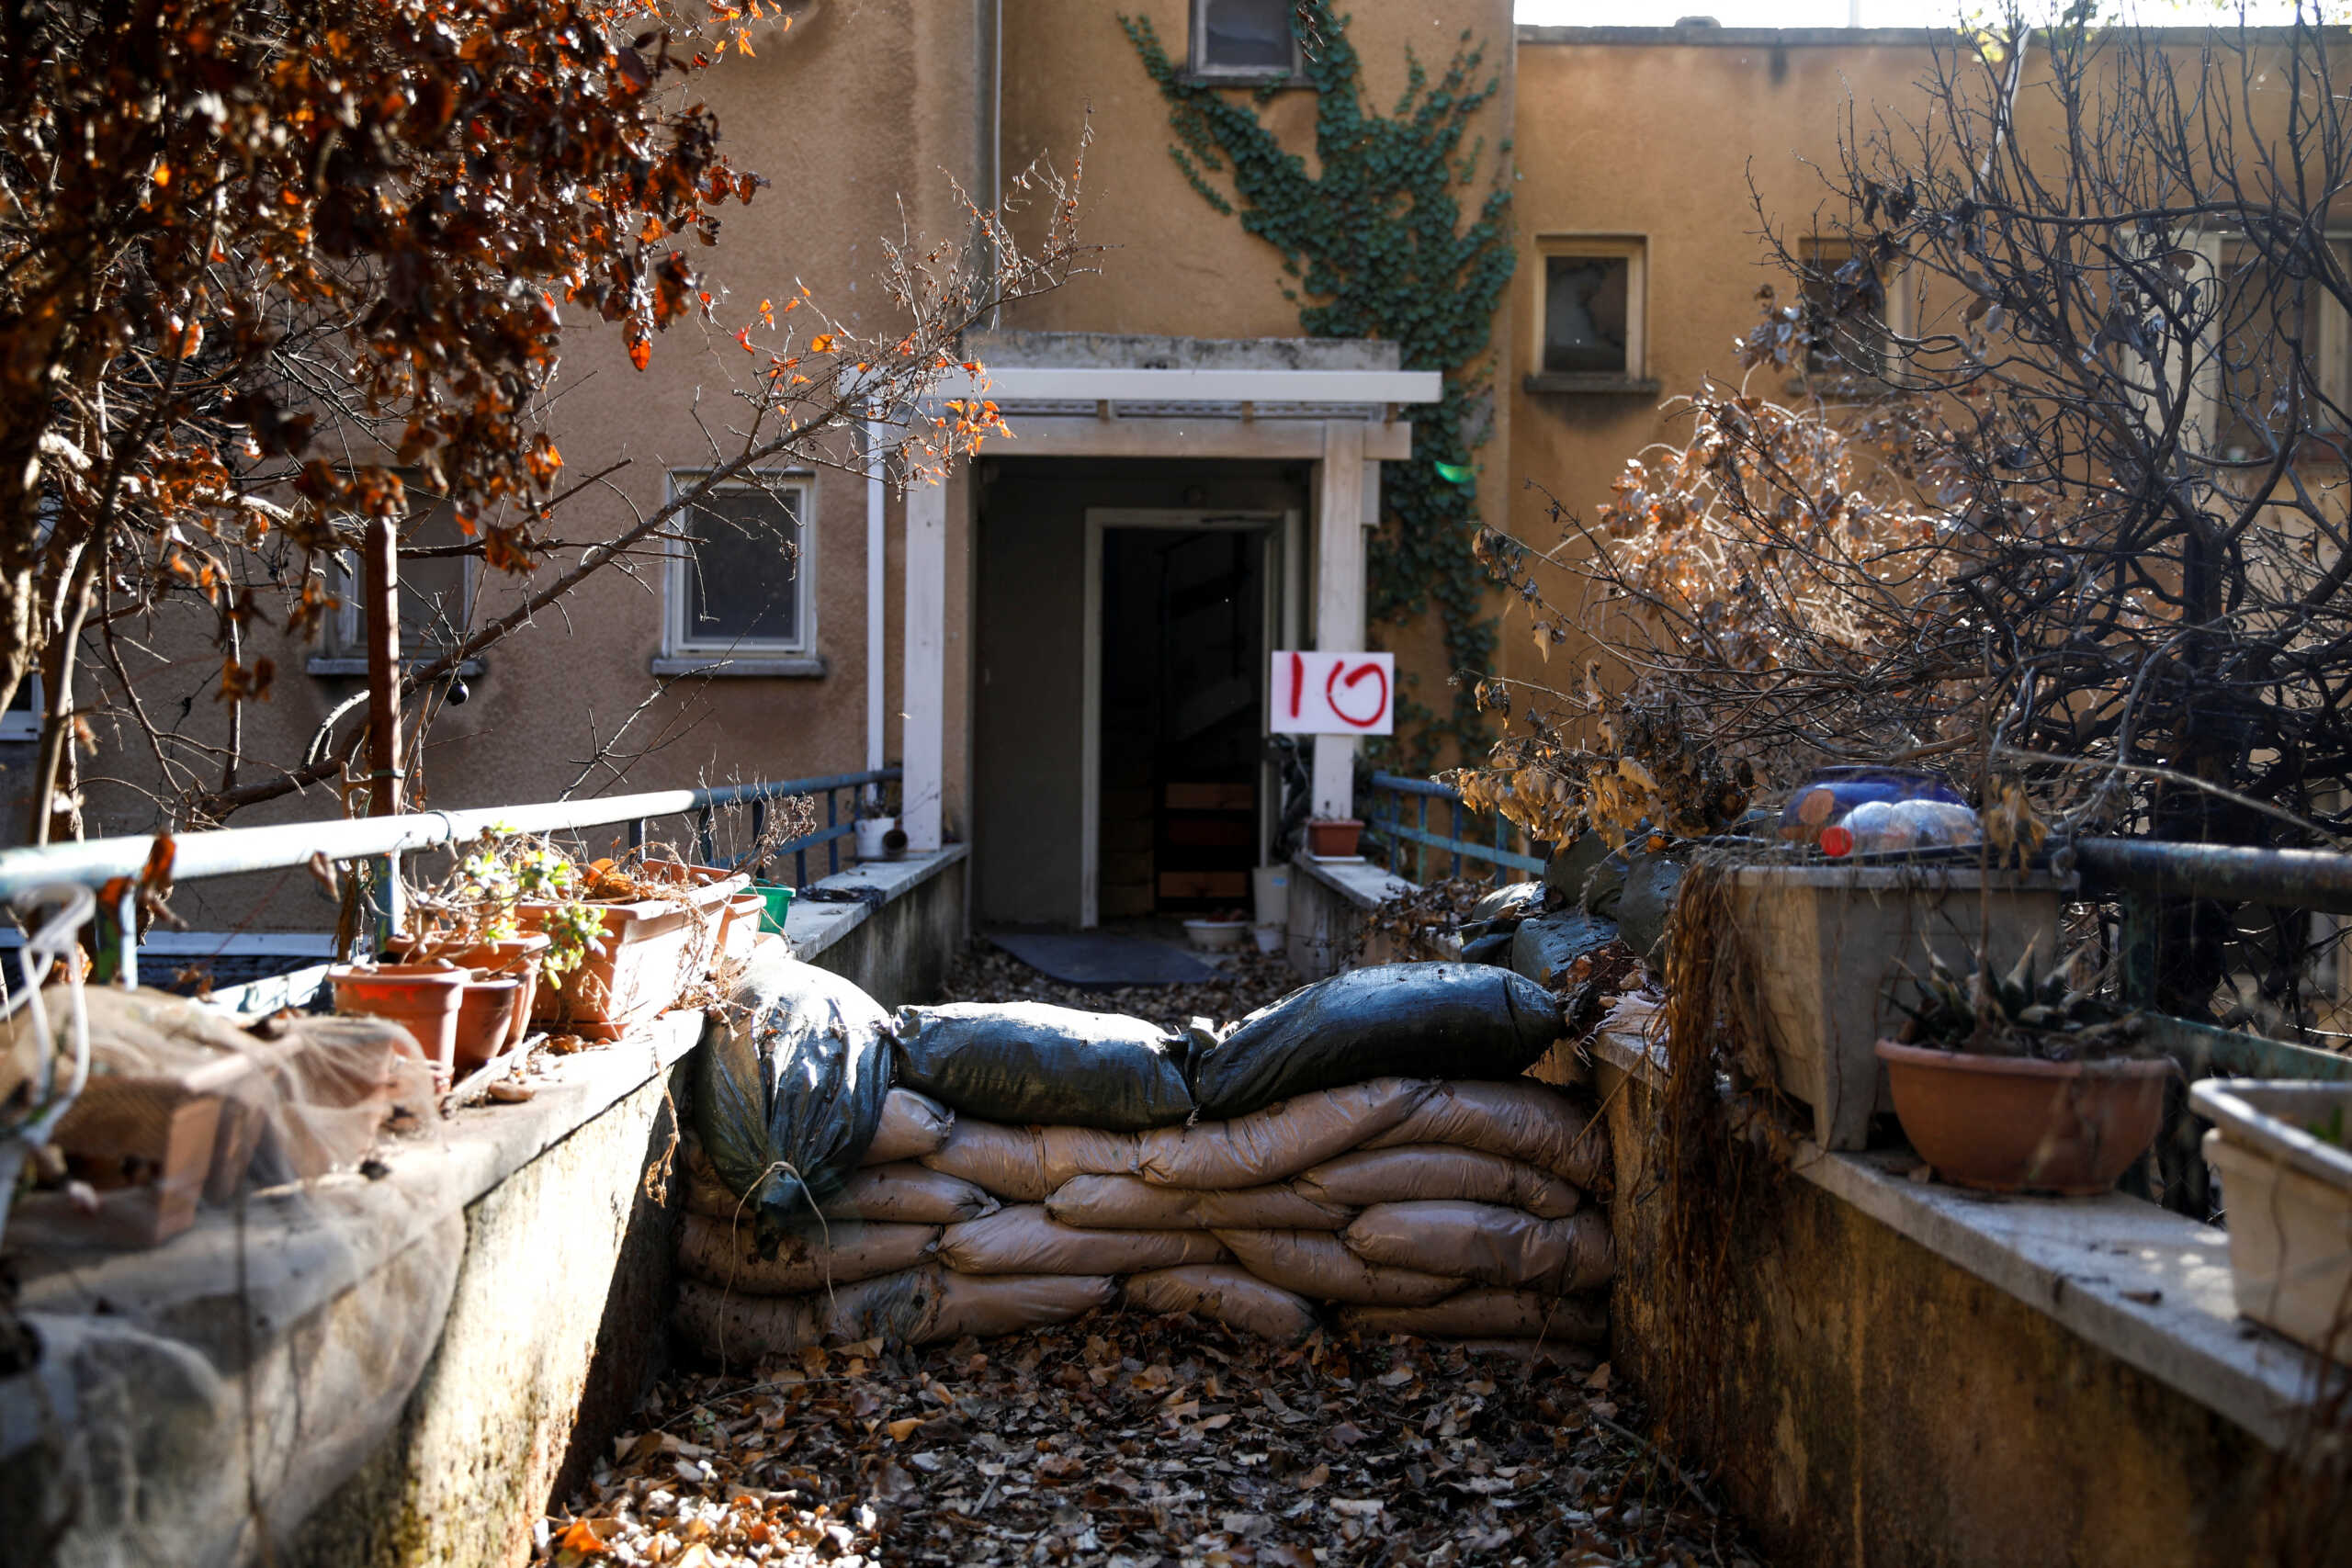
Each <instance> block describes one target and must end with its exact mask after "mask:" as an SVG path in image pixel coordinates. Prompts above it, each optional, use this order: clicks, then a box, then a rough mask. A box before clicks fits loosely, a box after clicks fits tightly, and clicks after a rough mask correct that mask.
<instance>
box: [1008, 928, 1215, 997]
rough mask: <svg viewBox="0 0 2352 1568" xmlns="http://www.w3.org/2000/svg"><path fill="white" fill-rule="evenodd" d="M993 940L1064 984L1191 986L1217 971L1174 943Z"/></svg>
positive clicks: (1032, 934)
mask: <svg viewBox="0 0 2352 1568" xmlns="http://www.w3.org/2000/svg"><path fill="white" fill-rule="evenodd" d="M989 941H990V942H994V943H996V944H997V946H999V947H1001V948H1002V949H1004V951H1005V952H1007V953H1011V954H1012V956H1013V957H1015V958H1018V959H1019V960H1021V962H1022V963H1023V964H1027V965H1029V967H1030V968H1032V969H1035V970H1036V971H1037V972H1038V973H1040V974H1042V975H1044V976H1046V977H1047V978H1048V979H1053V980H1059V981H1060V982H1061V983H1062V984H1063V985H1065V986H1102V987H1110V986H1193V985H1198V984H1200V983H1201V982H1202V981H1204V980H1214V979H1216V977H1217V971H1216V968H1215V967H1213V966H1212V965H1210V964H1206V963H1204V962H1203V961H1202V960H1200V959H1199V958H1196V957H1194V956H1193V954H1192V953H1189V952H1187V951H1186V950H1185V949H1183V948H1181V947H1179V946H1177V945H1176V944H1175V943H1174V942H1155V941H1153V940H1152V939H1150V938H1148V937H1136V936H1114V935H1112V934H1110V933H1109V932H1105V931H1002V932H990V933H989Z"/></svg>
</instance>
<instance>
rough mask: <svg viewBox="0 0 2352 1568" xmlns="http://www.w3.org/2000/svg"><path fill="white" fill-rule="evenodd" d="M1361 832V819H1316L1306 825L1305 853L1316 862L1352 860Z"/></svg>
mask: <svg viewBox="0 0 2352 1568" xmlns="http://www.w3.org/2000/svg"><path fill="white" fill-rule="evenodd" d="M1361 833H1363V818H1358V817H1333V818H1316V819H1315V820H1313V821H1310V822H1309V823H1307V825H1306V852H1307V853H1308V854H1311V855H1313V856H1314V857H1315V858H1316V859H1317V860H1352V859H1354V858H1355V853H1356V839H1357V836H1358V835H1360V834H1361Z"/></svg>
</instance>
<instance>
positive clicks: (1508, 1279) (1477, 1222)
mask: <svg viewBox="0 0 2352 1568" xmlns="http://www.w3.org/2000/svg"><path fill="white" fill-rule="evenodd" d="M1340 1240H1342V1241H1344V1242H1346V1243H1347V1246H1348V1250H1349V1251H1351V1252H1352V1253H1354V1254H1355V1255H1356V1256H1357V1257H1358V1258H1363V1259H1364V1261H1366V1262H1368V1263H1385V1264H1387V1265H1389V1266H1390V1267H1392V1268H1397V1269H1420V1270H1422V1271H1423V1272H1425V1273H1430V1274H1459V1275H1462V1276H1464V1277H1466V1278H1468V1279H1472V1280H1477V1281H1478V1282H1479V1283H1480V1284H1482V1285H1501V1286H1506V1287H1509V1288H1510V1289H1513V1290H1531V1291H1542V1292H1546V1293H1548V1294H1551V1295H1565V1294H1566V1293H1567V1292H1570V1291H1589V1290H1591V1289H1592V1288H1593V1287H1594V1286H1596V1285H1605V1284H1607V1283H1608V1282H1609V1279H1610V1276H1611V1274H1613V1273H1615V1272H1616V1267H1617V1255H1616V1248H1615V1247H1614V1245H1613V1243H1612V1242H1611V1237H1610V1234H1609V1218H1608V1216H1607V1215H1605V1214H1600V1213H1585V1214H1578V1215H1577V1216H1575V1217H1574V1218H1572V1219H1566V1220H1539V1219H1537V1218H1536V1217H1535V1216H1534V1215H1533V1214H1531V1213H1527V1212H1526V1211H1524V1210H1521V1209H1506V1208H1504V1207H1502V1206H1501V1205H1500V1204H1498V1203H1469V1202H1463V1201H1456V1200H1451V1199H1442V1200H1439V1201H1432V1202H1419V1203H1375V1204H1374V1205H1373V1206H1372V1207H1370V1208H1368V1209H1366V1210H1365V1211H1364V1212H1363V1213H1361V1214H1358V1215H1357V1216H1356V1217H1355V1219H1354V1221H1353V1222H1352V1223H1351V1224H1349V1226H1348V1228H1347V1229H1346V1230H1344V1231H1342V1232H1340Z"/></svg>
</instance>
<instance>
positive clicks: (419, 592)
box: [311, 481, 480, 674]
mask: <svg viewBox="0 0 2352 1568" xmlns="http://www.w3.org/2000/svg"><path fill="white" fill-rule="evenodd" d="M403 488H404V489H405V490H406V491H407V494H408V500H409V514H408V515H407V517H405V518H403V519H402V520H401V523H400V525H399V532H400V542H401V558H400V578H401V659H402V660H404V661H406V660H420V659H434V658H437V657H439V656H440V654H441V653H442V652H444V651H445V650H447V649H449V648H451V647H453V646H455V645H456V644H457V643H458V642H460V641H462V640H463V639H464V637H465V636H466V633H467V631H468V630H469V627H470V623H471V617H472V615H473V593H474V574H475V570H476V567H477V564H478V562H479V559H480V558H479V557H475V556H465V555H455V554H451V555H441V554H435V553H430V552H435V551H440V550H455V549H457V548H459V547H463V546H464V545H465V544H467V543H468V540H467V537H466V534H465V530H463V529H462V528H459V527H458V513H457V508H456V507H454V506H452V505H451V504H450V503H449V502H448V501H447V500H446V499H443V498H441V497H437V496H435V495H434V494H432V493H431V492H430V491H426V490H424V488H423V487H422V486H420V485H419V484H417V483H416V482H414V481H411V482H409V483H407V484H406V485H405V486H404V487H403ZM334 577H335V581H334V585H333V586H334V595H335V599H336V601H337V604H336V606H335V612H334V615H330V616H328V617H327V623H326V626H325V628H324V630H325V635H324V637H322V649H321V653H322V657H320V658H314V659H312V660H311V670H312V672H313V673H324V674H340V673H346V672H349V671H348V670H347V667H348V666H349V665H350V664H351V662H352V661H353V660H359V661H361V663H362V665H363V671H362V672H364V664H365V661H366V660H367V658H368V613H367V606H366V605H365V604H363V603H362V599H363V594H362V592H361V590H362V587H363V586H364V583H365V581H366V578H365V573H364V571H363V570H362V568H361V565H360V560H359V554H358V552H357V551H356V550H343V551H340V552H338V553H337V555H336V558H335V561H334Z"/></svg>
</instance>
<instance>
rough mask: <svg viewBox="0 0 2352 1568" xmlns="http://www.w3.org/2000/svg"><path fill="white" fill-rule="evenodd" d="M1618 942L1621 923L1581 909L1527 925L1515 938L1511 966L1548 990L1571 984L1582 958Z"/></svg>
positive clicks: (1523, 924)
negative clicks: (1573, 974)
mask: <svg viewBox="0 0 2352 1568" xmlns="http://www.w3.org/2000/svg"><path fill="white" fill-rule="evenodd" d="M1616 940H1617V922H1616V921H1614V920H1606V919H1601V918H1600V916H1599V915H1588V914H1586V913H1585V912H1584V911H1583V910H1581V909H1569V910H1564V911H1562V912H1561V913H1559V914H1556V915H1545V916H1544V917H1542V918H1541V919H1532V920H1527V921H1523V922H1522V923H1521V926H1520V928H1519V930H1518V931H1517V932H1516V933H1515V934H1514V935H1513V936H1512V938H1511V949H1510V966H1511V967H1512V968H1513V969H1515V970H1517V971H1518V972H1519V973H1520V974H1521V975H1524V976H1527V977H1528V978H1529V979H1531V980H1532V981H1534V982H1535V983H1536V984H1537V985H1539V986H1541V987H1544V989H1546V990H1555V989H1557V988H1559V987H1563V986H1566V984H1567V983H1568V974H1569V971H1570V970H1572V969H1574V968H1575V967H1576V962H1577V959H1579V958H1584V957H1587V956H1589V955H1590V954H1592V953H1599V952H1600V950H1601V949H1602V948H1604V947H1607V946H1608V945H1609V944H1610V943H1611V942H1615V941H1616Z"/></svg>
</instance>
